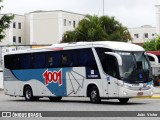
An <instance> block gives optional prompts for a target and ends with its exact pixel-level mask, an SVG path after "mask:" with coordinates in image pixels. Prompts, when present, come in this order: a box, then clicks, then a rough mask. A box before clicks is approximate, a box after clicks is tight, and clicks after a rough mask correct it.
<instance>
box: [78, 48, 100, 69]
mask: <svg viewBox="0 0 160 120" xmlns="http://www.w3.org/2000/svg"><path fill="white" fill-rule="evenodd" d="M79 65H80V66H86V67H90V68H93V69H97V64H96V61H95V58H94V55H93V52H92V49H82V50H80V52H79Z"/></svg>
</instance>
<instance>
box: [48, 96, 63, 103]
mask: <svg viewBox="0 0 160 120" xmlns="http://www.w3.org/2000/svg"><path fill="white" fill-rule="evenodd" d="M49 99H50V101H53V102H58V101H60V100H61V99H62V97H49Z"/></svg>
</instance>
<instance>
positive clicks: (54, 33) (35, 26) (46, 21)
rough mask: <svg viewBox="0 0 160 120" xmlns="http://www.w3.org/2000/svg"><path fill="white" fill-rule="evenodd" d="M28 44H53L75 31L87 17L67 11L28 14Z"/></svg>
mask: <svg viewBox="0 0 160 120" xmlns="http://www.w3.org/2000/svg"><path fill="white" fill-rule="evenodd" d="M25 16H26V44H30V45H32V44H46V43H47V44H53V43H59V42H60V41H61V40H62V37H63V34H64V33H65V32H66V31H68V30H74V29H75V27H76V26H77V25H78V23H79V21H80V20H82V19H83V18H84V17H85V16H84V15H82V14H77V13H72V12H66V11H61V10H58V11H35V12H32V13H29V14H26V15H25Z"/></svg>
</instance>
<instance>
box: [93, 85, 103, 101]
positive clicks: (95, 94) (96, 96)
mask: <svg viewBox="0 0 160 120" xmlns="http://www.w3.org/2000/svg"><path fill="white" fill-rule="evenodd" d="M90 101H91V102H92V103H100V102H101V98H100V96H99V91H98V88H97V87H96V86H93V87H92V88H91V90H90Z"/></svg>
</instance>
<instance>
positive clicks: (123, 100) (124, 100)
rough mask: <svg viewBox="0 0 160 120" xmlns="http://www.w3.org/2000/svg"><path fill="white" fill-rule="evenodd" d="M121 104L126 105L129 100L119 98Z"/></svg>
mask: <svg viewBox="0 0 160 120" xmlns="http://www.w3.org/2000/svg"><path fill="white" fill-rule="evenodd" d="M118 100H119V101H120V103H123V104H126V103H127V102H128V101H129V98H119V99H118Z"/></svg>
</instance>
